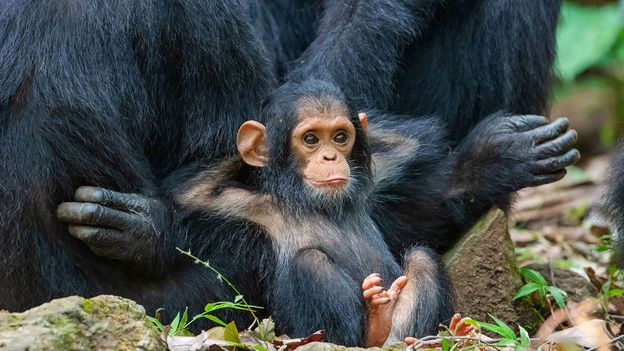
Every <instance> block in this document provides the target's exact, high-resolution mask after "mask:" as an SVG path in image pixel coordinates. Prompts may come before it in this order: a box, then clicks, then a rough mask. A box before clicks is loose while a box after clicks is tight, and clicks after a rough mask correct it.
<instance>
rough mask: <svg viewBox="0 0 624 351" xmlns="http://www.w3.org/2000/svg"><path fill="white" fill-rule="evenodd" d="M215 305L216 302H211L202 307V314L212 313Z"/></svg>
mask: <svg viewBox="0 0 624 351" xmlns="http://www.w3.org/2000/svg"><path fill="white" fill-rule="evenodd" d="M216 305H217V303H216V302H212V303H209V304H206V306H204V312H208V313H210V312H212V311H214V307H215V306H216Z"/></svg>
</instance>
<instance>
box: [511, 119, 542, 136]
mask: <svg viewBox="0 0 624 351" xmlns="http://www.w3.org/2000/svg"><path fill="white" fill-rule="evenodd" d="M510 118H511V123H513V125H514V127H515V128H516V131H518V132H526V131H529V130H532V129H535V128H537V127H541V126H545V125H547V124H548V118H546V117H544V116H536V115H522V116H512V117H510Z"/></svg>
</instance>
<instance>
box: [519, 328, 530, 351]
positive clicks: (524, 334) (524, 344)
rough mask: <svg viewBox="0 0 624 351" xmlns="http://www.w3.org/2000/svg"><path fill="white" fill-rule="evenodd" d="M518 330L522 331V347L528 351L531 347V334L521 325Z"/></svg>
mask: <svg viewBox="0 0 624 351" xmlns="http://www.w3.org/2000/svg"><path fill="white" fill-rule="evenodd" d="M518 329H519V330H520V345H521V346H522V347H524V348H526V349H528V348H529V347H531V338H530V337H529V333H528V332H527V331H526V329H524V328H523V327H522V326H521V325H518Z"/></svg>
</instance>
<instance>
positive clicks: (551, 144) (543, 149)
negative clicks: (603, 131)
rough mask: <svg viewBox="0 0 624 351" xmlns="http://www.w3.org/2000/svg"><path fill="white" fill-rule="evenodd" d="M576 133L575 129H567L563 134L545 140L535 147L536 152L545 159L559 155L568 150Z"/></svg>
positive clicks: (576, 136)
mask: <svg viewBox="0 0 624 351" xmlns="http://www.w3.org/2000/svg"><path fill="white" fill-rule="evenodd" d="M577 138H578V134H577V133H576V130H568V131H567V132H566V133H565V134H563V135H562V136H560V137H559V138H556V139H554V140H551V141H547V142H545V143H543V144H541V145H540V146H538V147H537V149H536V152H537V155H538V157H539V158H541V159H545V158H549V157H554V156H557V155H560V154H561V153H563V152H565V151H568V150H570V149H571V148H572V147H573V146H574V144H576V140H577Z"/></svg>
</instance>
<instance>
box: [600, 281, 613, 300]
mask: <svg viewBox="0 0 624 351" xmlns="http://www.w3.org/2000/svg"><path fill="white" fill-rule="evenodd" d="M609 290H611V281H606V282H605V283H604V284H602V294H603V295H605V296H609Z"/></svg>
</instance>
